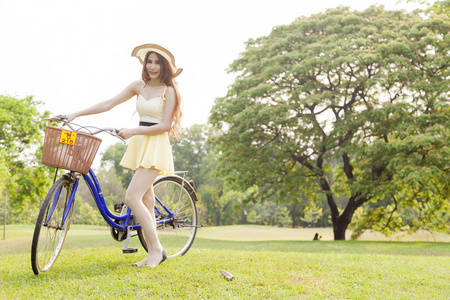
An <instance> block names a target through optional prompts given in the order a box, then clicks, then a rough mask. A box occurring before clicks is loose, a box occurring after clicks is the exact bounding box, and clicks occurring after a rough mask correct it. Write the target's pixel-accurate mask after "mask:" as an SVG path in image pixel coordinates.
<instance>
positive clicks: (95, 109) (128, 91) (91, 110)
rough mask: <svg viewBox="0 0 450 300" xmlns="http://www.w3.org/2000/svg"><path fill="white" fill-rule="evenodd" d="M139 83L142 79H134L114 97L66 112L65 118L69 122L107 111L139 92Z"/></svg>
mask: <svg viewBox="0 0 450 300" xmlns="http://www.w3.org/2000/svg"><path fill="white" fill-rule="evenodd" d="M141 85H142V81H140V80H136V81H134V82H132V83H130V84H129V85H128V86H127V87H126V88H125V89H124V90H123V91H122V92H120V93H119V94H118V95H116V96H115V97H113V98H111V99H109V100H106V101H102V102H100V103H97V104H95V105H93V106H91V107H88V108H86V109H83V110H80V111H77V112H74V113H71V114H68V115H66V119H67V121H69V122H71V121H73V120H74V119H75V118H77V117H81V116H87V115H94V114H99V113H102V112H105V111H108V110H110V109H112V108H113V107H115V106H117V105H119V104H120V103H123V102H125V101H127V100H129V99H130V98H131V97H133V96H135V95H137V94H138V93H139V89H140V87H141Z"/></svg>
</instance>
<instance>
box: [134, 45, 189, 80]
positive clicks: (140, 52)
mask: <svg viewBox="0 0 450 300" xmlns="http://www.w3.org/2000/svg"><path fill="white" fill-rule="evenodd" d="M149 51H153V52H156V53H158V54H161V55H162V56H163V57H164V58H165V59H166V60H167V61H168V62H169V64H170V68H171V69H172V74H173V77H177V76H178V75H180V73H181V71H183V69H181V68H177V67H176V66H175V57H173V54H172V53H170V51H169V50H167V49H166V48H164V47H161V46H159V45H156V44H144V45H140V46H137V47H136V48H134V49H133V52H131V56H135V57H137V58H138V59H139V61H140V62H141V64H144V59H145V55H146V54H147V53H148V52H149Z"/></svg>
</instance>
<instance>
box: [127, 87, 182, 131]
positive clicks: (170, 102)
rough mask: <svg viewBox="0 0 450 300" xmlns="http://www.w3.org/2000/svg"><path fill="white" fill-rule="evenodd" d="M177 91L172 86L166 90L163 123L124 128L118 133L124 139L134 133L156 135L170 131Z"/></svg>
mask: <svg viewBox="0 0 450 300" xmlns="http://www.w3.org/2000/svg"><path fill="white" fill-rule="evenodd" d="M175 104H176V100H175V91H174V90H173V88H172V87H168V88H167V91H166V105H165V107H164V114H163V119H162V122H161V123H158V124H156V125H153V126H149V127H138V128H122V129H120V130H119V132H118V134H119V136H120V137H122V138H123V139H129V138H130V137H132V136H133V135H156V134H160V133H164V132H168V131H170V127H171V126H172V113H173V110H174V108H175Z"/></svg>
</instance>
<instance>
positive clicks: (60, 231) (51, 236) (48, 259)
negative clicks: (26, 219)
mask: <svg viewBox="0 0 450 300" xmlns="http://www.w3.org/2000/svg"><path fill="white" fill-rule="evenodd" d="M72 187H73V183H71V182H70V181H69V180H68V179H67V178H64V177H63V178H61V179H59V180H58V181H56V182H55V183H54V184H53V185H52V187H51V188H50V190H49V192H48V193H47V196H46V197H45V200H44V203H43V204H42V207H41V209H40V211H39V215H38V218H37V221H36V226H35V228H34V234H33V241H32V243H31V267H32V268H33V272H34V273H35V274H36V275H39V274H42V273H43V272H46V271H49V270H50V269H51V268H52V267H53V265H54V264H55V262H56V260H57V259H58V256H59V254H60V252H61V250H62V247H63V245H64V241H65V239H66V236H67V232H68V231H69V228H70V222H71V221H72V213H73V206H74V205H73V204H72V207H71V208H70V211H69V214H68V215H67V218H66V222H65V223H64V225H63V226H62V227H61V223H60V222H61V221H62V219H63V216H64V212H65V211H66V208H67V205H68V201H69V198H70V194H71V193H72ZM53 204H55V205H53ZM53 206H54V209H53V211H52V207H53ZM50 213H51V215H49V214H50ZM47 220H48V222H46V221H47Z"/></svg>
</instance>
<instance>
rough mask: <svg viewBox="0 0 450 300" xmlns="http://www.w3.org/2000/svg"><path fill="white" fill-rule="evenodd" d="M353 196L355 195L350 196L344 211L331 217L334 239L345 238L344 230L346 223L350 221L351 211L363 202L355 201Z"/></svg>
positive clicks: (345, 229)
mask: <svg viewBox="0 0 450 300" xmlns="http://www.w3.org/2000/svg"><path fill="white" fill-rule="evenodd" d="M355 198H356V197H351V198H350V200H349V201H348V204H347V207H346V208H345V210H344V212H343V213H342V214H341V215H340V216H338V217H336V218H333V233H334V240H335V241H337V240H345V232H346V231H347V228H348V225H349V224H350V222H351V221H352V217H353V213H354V212H355V210H356V209H357V208H358V207H359V206H360V205H361V204H362V203H363V202H362V201H358V202H356V201H355Z"/></svg>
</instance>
